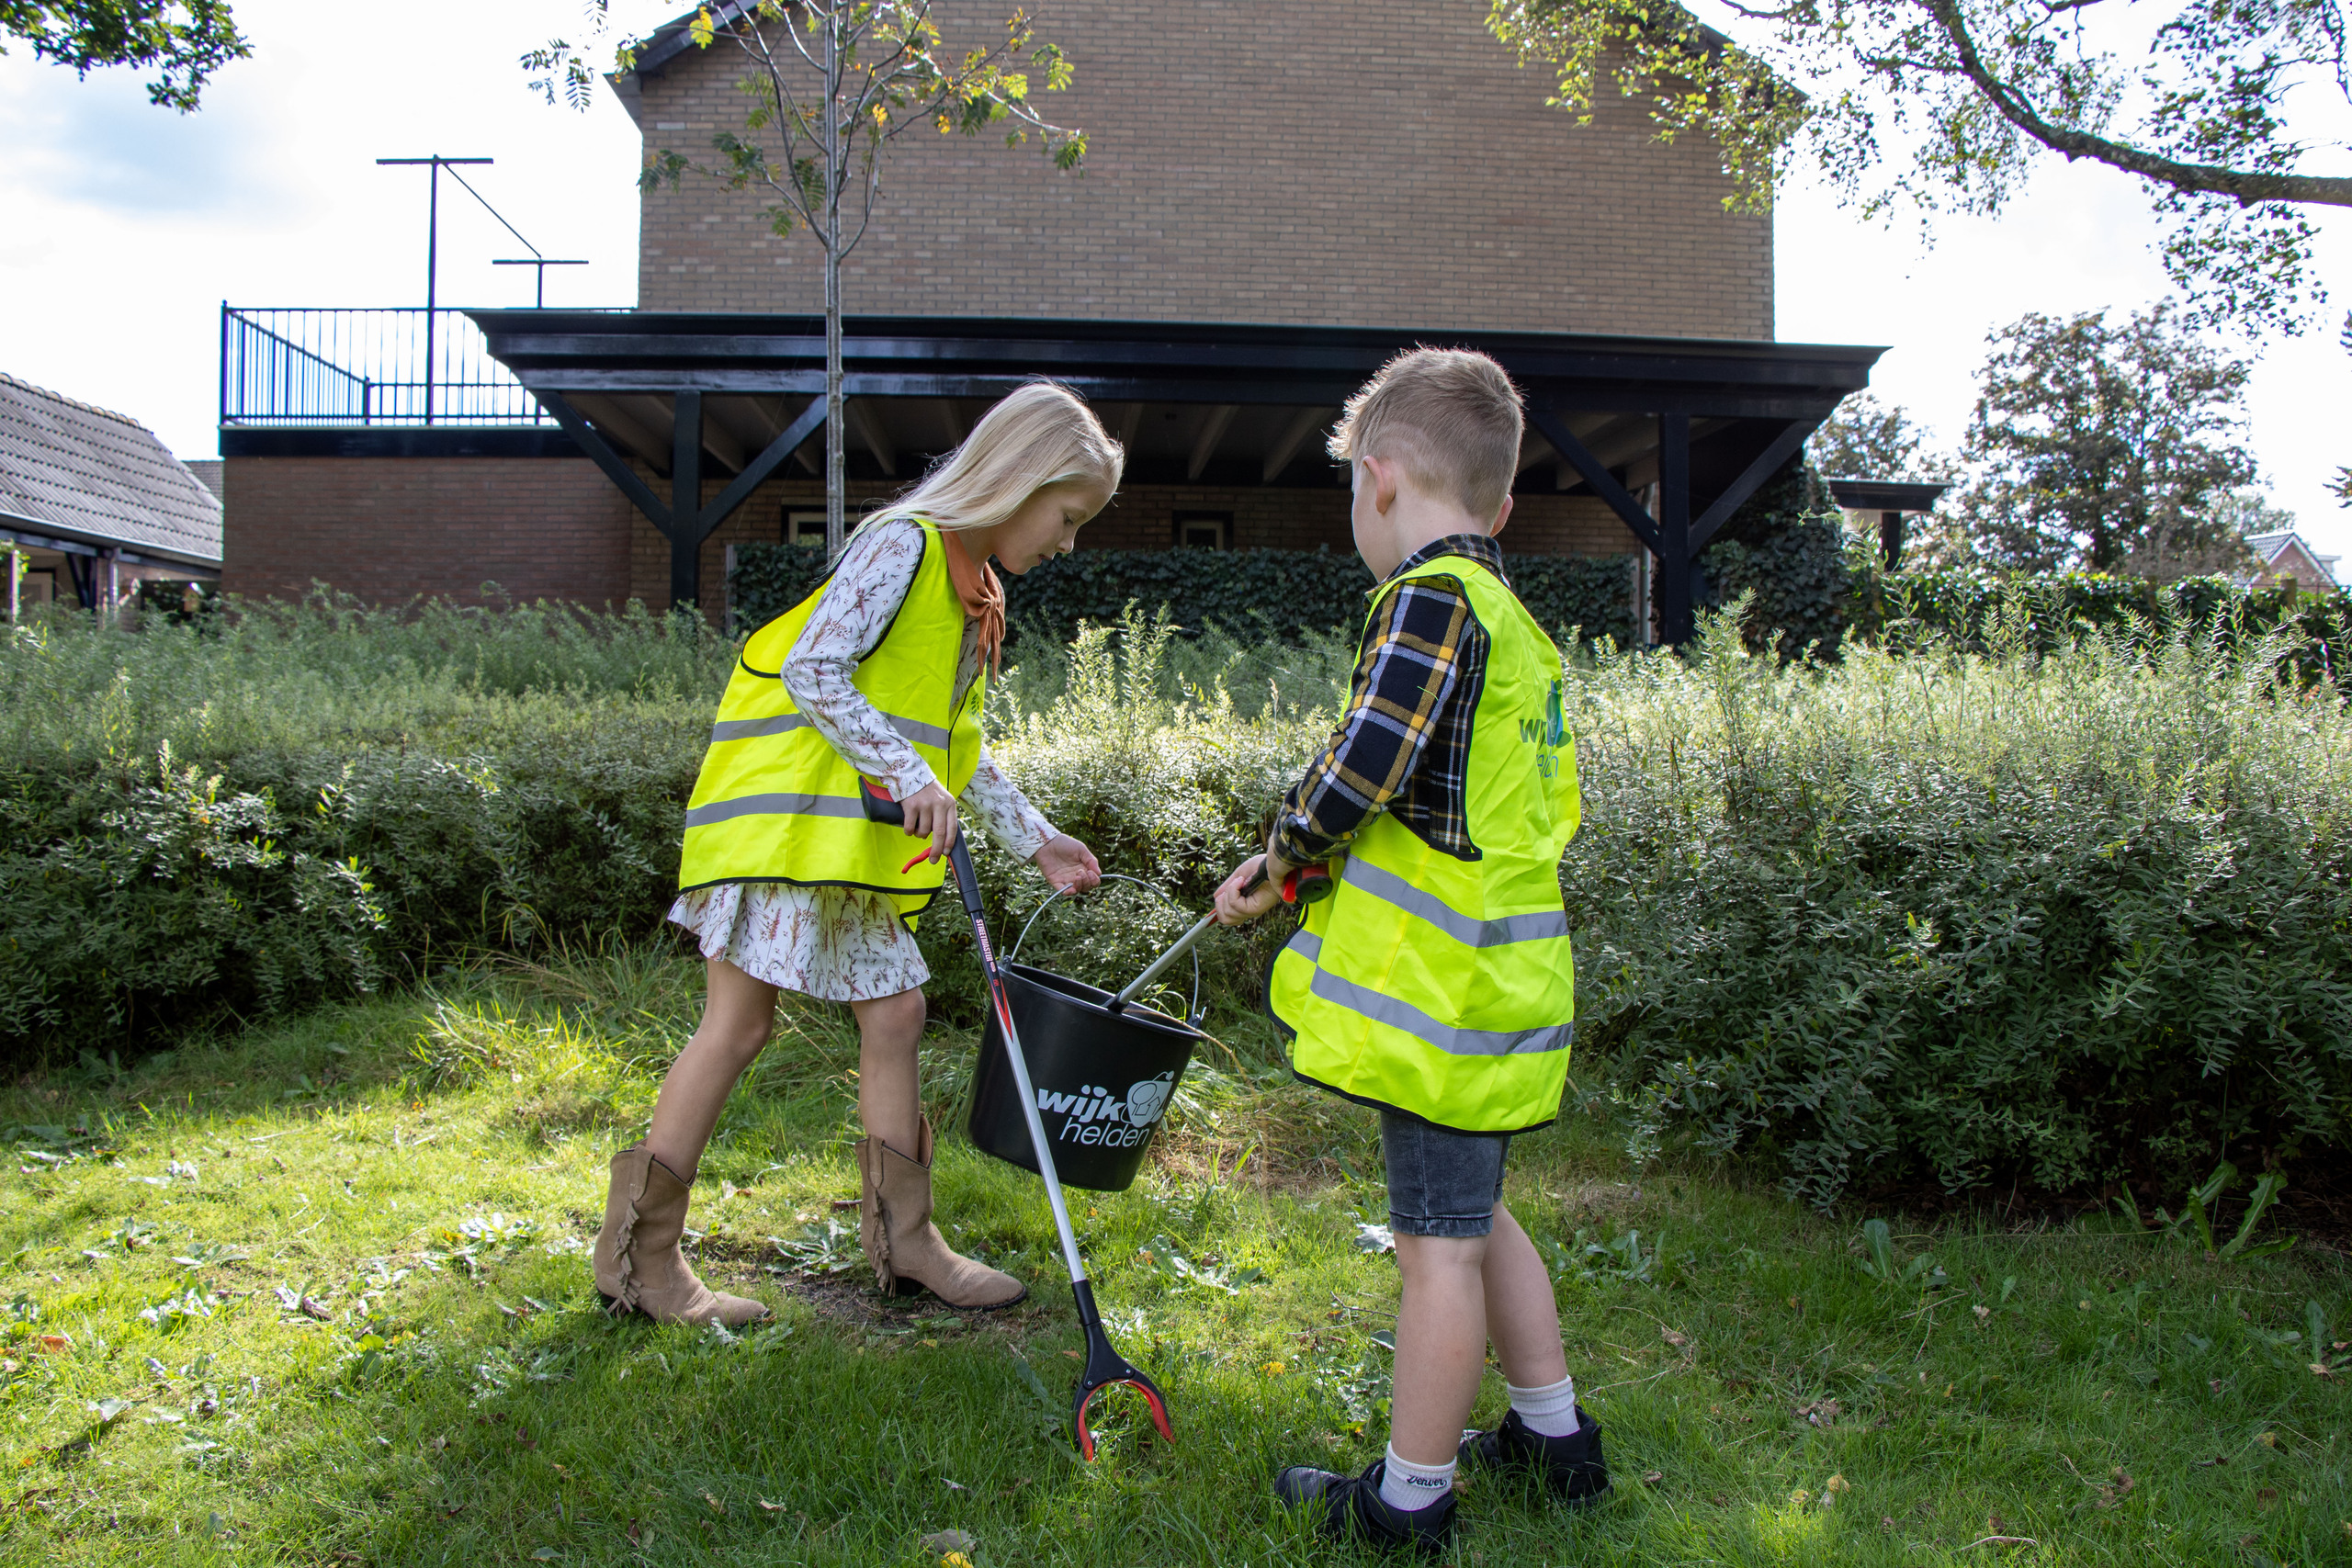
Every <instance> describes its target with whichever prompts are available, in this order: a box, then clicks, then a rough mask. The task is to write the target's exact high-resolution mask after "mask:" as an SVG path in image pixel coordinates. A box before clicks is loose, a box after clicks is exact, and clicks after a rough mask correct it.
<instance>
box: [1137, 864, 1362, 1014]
mask: <svg viewBox="0 0 2352 1568" xmlns="http://www.w3.org/2000/svg"><path fill="white" fill-rule="evenodd" d="M1265 880H1266V867H1265V864H1264V863H1263V862H1261V863H1259V866H1258V870H1257V873H1256V874H1254V875H1252V876H1251V877H1250V880H1249V881H1248V882H1245V883H1243V884H1242V885H1241V891H1242V892H1244V893H1255V892H1256V891H1258V889H1259V888H1260V887H1261V886H1263V885H1264V883H1265ZM1330 891H1331V872H1330V868H1329V867H1328V866H1325V865H1321V864H1316V865H1302V866H1299V867H1297V868H1295V870H1293V871H1292V872H1291V873H1290V874H1288V875H1287V876H1284V877H1283V903H1285V904H1293V905H1296V904H1312V903H1314V902H1315V901H1316V900H1317V898H1320V897H1323V896H1324V895H1326V894H1328V893H1329V892H1330ZM1215 924H1216V910H1215V909H1211V910H1210V911H1209V912H1208V913H1207V914H1205V915H1203V916H1202V917H1201V918H1200V919H1198V920H1195V921H1194V922H1193V929H1192V930H1191V931H1186V932H1185V933H1184V934H1183V935H1182V936H1180V937H1178V938H1177V939H1176V945H1175V946H1173V947H1171V948H1170V949H1169V950H1168V951H1167V952H1165V953H1161V954H1160V955H1159V957H1157V958H1155V959H1153V960H1152V961H1151V967H1150V968H1148V969H1146V970H1145V971H1144V972H1143V973H1142V974H1140V975H1138V976H1136V977H1135V978H1134V979H1132V980H1130V981H1128V982H1127V985H1126V988H1125V990H1123V991H1121V992H1120V993H1119V994H1118V995H1117V996H1115V997H1113V998H1111V1010H1112V1011H1113V1012H1117V1011H1119V1010H1121V1009H1122V1008H1125V1006H1126V1005H1127V1004H1128V1003H1129V1002H1131V1001H1133V1000H1135V999H1136V997H1137V996H1139V995H1141V994H1142V992H1143V988H1144V987H1146V986H1148V985H1150V984H1151V983H1152V982H1153V981H1154V980H1157V979H1159V976H1160V972H1161V971H1163V970H1165V969H1166V968H1167V967H1168V966H1169V965H1170V964H1173V963H1175V962H1176V961H1177V960H1178V959H1180V958H1182V957H1183V956H1184V954H1185V953H1189V952H1191V951H1192V947H1193V943H1194V942H1198V941H1200V940H1201V936H1202V933H1203V932H1204V931H1207V930H1208V929H1209V928H1210V927H1211V926H1213V925H1215Z"/></svg>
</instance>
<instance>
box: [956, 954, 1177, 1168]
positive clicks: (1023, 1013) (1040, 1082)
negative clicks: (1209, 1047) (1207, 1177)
mask: <svg viewBox="0 0 2352 1568" xmlns="http://www.w3.org/2000/svg"><path fill="white" fill-rule="evenodd" d="M1023 935H1024V936H1025V935H1027V932H1026V931H1023ZM1013 951H1014V952H1015V953H1018V952H1019V951H1020V946H1019V944H1018V943H1015V944H1014V948H1013ZM1002 974H1003V976H1004V989H1005V996H1006V999H1007V1000H1008V1001H1009V1002H1010V1003H1011V1004H1012V1024H1013V1027H1014V1028H1015V1029H1018V1030H1019V1031H1020V1032H1021V1048H1022V1055H1023V1057H1024V1058H1025V1059H1026V1061H1027V1063H1028V1066H1029V1081H1030V1083H1031V1084H1032V1085H1033V1086H1034V1087H1035V1089H1036V1091H1037V1115H1038V1119H1039V1120H1040V1121H1041V1122H1044V1123H1045V1127H1046V1142H1047V1143H1048V1144H1050V1145H1052V1146H1053V1151H1054V1170H1055V1173H1056V1174H1057V1175H1058V1176H1059V1177H1060V1178H1061V1179H1062V1183H1063V1185H1065V1186H1069V1187H1083V1188H1086V1189H1088V1190H1091V1191H1095V1192H1122V1191H1125V1190H1126V1189H1127V1188H1128V1187H1129V1186H1131V1185H1133V1184H1134V1182H1135V1179H1136V1171H1138V1170H1141V1169H1142V1168H1143V1162H1144V1157H1145V1156H1147V1155H1148V1154H1149V1153H1150V1152H1151V1145H1152V1140H1153V1138H1155V1137H1156V1136H1157V1135H1158V1134H1159V1123H1160V1120H1161V1118H1162V1117H1164V1116H1166V1115H1167V1113H1168V1107H1169V1104H1170V1102H1171V1101H1172V1100H1174V1099H1175V1098H1176V1088H1177V1086H1178V1085H1179V1084H1181V1083H1182V1082H1183V1081H1184V1068H1185V1066H1186V1065H1187V1064H1189V1063H1190V1062H1191V1061H1192V1059H1193V1042H1195V1041H1197V1040H1200V1039H1202V1038H1203V1035H1202V1034H1201V1032H1200V1031H1199V1030H1197V1029H1194V1028H1193V1026H1192V1025H1191V1024H1189V1023H1184V1022H1181V1021H1178V1020H1176V1019H1172V1018H1170V1017H1169V1016H1167V1015H1166V1014H1165V1013H1159V1012H1154V1011H1152V1010H1150V1009H1149V1008H1146V1007H1140V1006H1138V1005H1136V1003H1134V1002H1129V1003H1128V1004H1127V1005H1126V1006H1125V1007H1124V1008H1122V1009H1120V1010H1118V1011H1117V1012H1113V1011H1112V1010H1111V1008H1110V1002H1111V998H1112V997H1113V995H1114V993H1113V992H1110V991H1103V990H1097V989H1096V988H1095V987H1092V986H1088V985H1081V984H1080V982H1078V981H1076V980H1071V979H1068V978H1065V977H1064V976H1059V975H1054V974H1049V973H1047V972H1046V971H1045V970H1043V969H1035V968H1032V967H1031V966H1029V965H1028V964H1014V963H1012V962H1010V961H1008V962H1007V963H1006V964H1004V965H1003V966H1002ZM965 1126H966V1130H967V1132H968V1133H969V1134H971V1138H972V1142H973V1143H974V1144H976V1145H978V1146H979V1147H980V1149H981V1150H982V1151H983V1152H985V1153H988V1154H991V1155H994V1156H996V1157H997V1158H999V1159H1001V1160H1003V1161H1005V1162H1006V1163H1008V1164H1011V1165H1017V1166H1019V1167H1020V1168H1022V1169H1023V1170H1035V1169H1036V1168H1037V1156H1036V1151H1035V1149H1033V1148H1032V1147H1031V1146H1030V1143H1029V1122H1028V1120H1027V1118H1026V1117H1024V1116H1023V1114H1022V1111H1021V1096H1020V1093H1019V1091H1018V1090H1017V1089H1015V1088H1014V1086H1013V1081H1012V1063H1011V1062H1009V1061H1007V1060H1006V1059H1005V1055H1004V1036H1003V1033H1002V1032H1001V1030H999V1029H998V1027H997V1021H996V1010H995V1009H993V1008H991V1009H989V1021H988V1032H987V1034H986V1035H985V1036H984V1037H983V1038H982V1040H981V1042H980V1059H979V1064H978V1067H977V1069H976V1070H975V1071H974V1073H973V1077H972V1111H971V1115H970V1116H969V1117H968V1118H967V1120H966V1123H965Z"/></svg>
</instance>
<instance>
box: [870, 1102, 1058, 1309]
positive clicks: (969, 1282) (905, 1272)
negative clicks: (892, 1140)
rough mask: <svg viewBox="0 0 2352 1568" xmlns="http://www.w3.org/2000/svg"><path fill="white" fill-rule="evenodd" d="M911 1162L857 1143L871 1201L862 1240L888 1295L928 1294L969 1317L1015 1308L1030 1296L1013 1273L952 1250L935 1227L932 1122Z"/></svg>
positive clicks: (878, 1144) (873, 1141) (875, 1143)
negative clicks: (933, 1216)
mask: <svg viewBox="0 0 2352 1568" xmlns="http://www.w3.org/2000/svg"><path fill="white" fill-rule="evenodd" d="M915 1153H916V1157H915V1158H913V1159H909V1158H908V1157H907V1156H904V1155H902V1154H900V1153H899V1151H898V1150H896V1149H894V1148H892V1147H891V1146H890V1145H888V1144H886V1143H884V1142H882V1141H881V1140H880V1139H878V1138H860V1139H859V1140H858V1142H857V1168H858V1172H859V1174H860V1175H862V1176H864V1177H865V1198H864V1199H863V1200H861V1201H860V1202H859V1203H858V1206H857V1238H858V1240H859V1241H861V1242H863V1243H865V1257H866V1260H867V1261H868V1262H870V1263H872V1264H873V1265H874V1274H875V1277H876V1279H877V1280H880V1281H881V1282H882V1293H883V1294H884V1295H886V1296H893V1295H912V1294H914V1293H915V1292H916V1291H918V1290H927V1291H929V1292H931V1293H932V1294H933V1295H935V1296H937V1297H938V1298H939V1299H940V1300H941V1301H943V1302H945V1303H947V1304H948V1305H949V1306H952V1307H956V1308H957V1309H959V1310H961V1311H964V1312H989V1311H993V1310H994V1309H996V1308H998V1307H1009V1306H1011V1305H1012V1303H1015V1302H1017V1301H1019V1300H1021V1298H1022V1297H1023V1296H1025V1295H1027V1294H1028V1293H1029V1287H1028V1286H1026V1285H1024V1284H1023V1283H1022V1282H1021V1281H1020V1280H1016V1279H1014V1278H1013V1277H1012V1275H1010V1274H1004V1273H1000V1272H998V1271H997V1270H996V1269H990V1268H989V1267H988V1266H987V1265H986V1264H984V1263H975V1262H973V1261H972V1260H971V1259H970V1258H966V1257H964V1256H963V1255H962V1254H960V1253H957V1252H955V1251H952V1250H951V1249H950V1248H949V1247H948V1246H947V1238H946V1237H944V1236H943V1235H940V1234H939V1227H938V1226H937V1225H935V1224H932V1223H931V1121H930V1118H928V1117H926V1118H924V1119H923V1122H922V1145H921V1146H920V1147H918V1148H917V1149H916V1151H915Z"/></svg>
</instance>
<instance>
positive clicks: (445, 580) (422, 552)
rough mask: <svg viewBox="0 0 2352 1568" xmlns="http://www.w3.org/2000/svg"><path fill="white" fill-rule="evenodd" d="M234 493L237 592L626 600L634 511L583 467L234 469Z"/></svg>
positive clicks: (267, 464) (282, 461)
mask: <svg viewBox="0 0 2352 1568" xmlns="http://www.w3.org/2000/svg"><path fill="white" fill-rule="evenodd" d="M225 482H226V485H227V494H226V496H225V498H224V502H223V529H224V553H225V554H226V556H227V564H226V567H225V569H224V570H223V572H222V574H221V586H222V587H223V588H224V589H225V590H227V591H228V592H232V593H243V594H245V595H248V596H250V597H255V598H259V597H268V596H275V597H277V598H299V597H300V596H301V595H302V594H305V593H307V592H310V590H311V582H312V581H324V582H328V583H331V584H333V585H334V587H335V588H337V589H340V590H342V591H343V592H347V593H356V594H357V595H358V596H359V597H360V598H362V599H365V600H368V601H369V602H370V603H376V604H398V603H400V602H401V601H403V600H406V599H409V598H411V597H413V596H414V595H417V594H437V595H440V596H442V597H445V598H450V599H457V600H462V601H465V602H467V603H480V602H481V585H482V583H483V582H484V581H492V582H495V583H497V584H498V585H499V587H500V588H502V589H503V590H504V591H505V592H506V593H507V594H508V595H509V596H511V597H512V598H514V599H515V600H517V601H519V602H523V603H527V602H529V601H531V600H533V599H542V598H545V599H571V600H577V601H579V602H581V603H582V604H598V605H601V604H615V605H617V604H620V603H622V602H623V601H624V600H626V598H627V597H628V592H629V548H630V525H629V519H630V517H631V516H632V515H634V514H635V509H634V508H632V507H631V506H630V505H629V504H628V502H626V501H624V500H623V499H622V498H621V494H620V491H617V490H616V489H615V488H614V487H613V483H612V481H611V480H610V479H606V478H605V476H604V474H603V472H602V471H600V470H599V469H598V468H597V467H596V466H595V465H594V463H591V462H589V461H588V460H587V459H585V458H547V457H231V458H229V459H228V460H227V466H226V469H225ZM639 524H640V525H643V519H642V517H639ZM646 526H647V527H648V529H649V531H650V525H646ZM663 586H664V589H665V592H664V593H663V595H662V597H663V600H664V601H666V600H667V598H668V594H667V592H666V589H667V579H666V578H665V579H664V581H663Z"/></svg>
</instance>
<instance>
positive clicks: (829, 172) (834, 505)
mask: <svg viewBox="0 0 2352 1568" xmlns="http://www.w3.org/2000/svg"><path fill="white" fill-rule="evenodd" d="M841 96H842V22H841V12H840V9H839V8H838V7H836V8H835V9H834V10H833V11H831V13H829V14H828V15H827V17H826V18H825V231H824V233H823V234H822V235H820V239H821V240H822V241H823V243H824V247H825V559H826V560H827V561H832V560H836V559H838V558H840V556H841V553H842V545H843V544H845V543H847V541H848V533H849V530H848V527H847V525H846V520H845V517H844V513H845V512H846V511H847V493H846V492H847V490H848V483H847V480H846V479H845V477H844V470H843V467H842V457H843V452H842V172H843V171H842V117H841Z"/></svg>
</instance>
